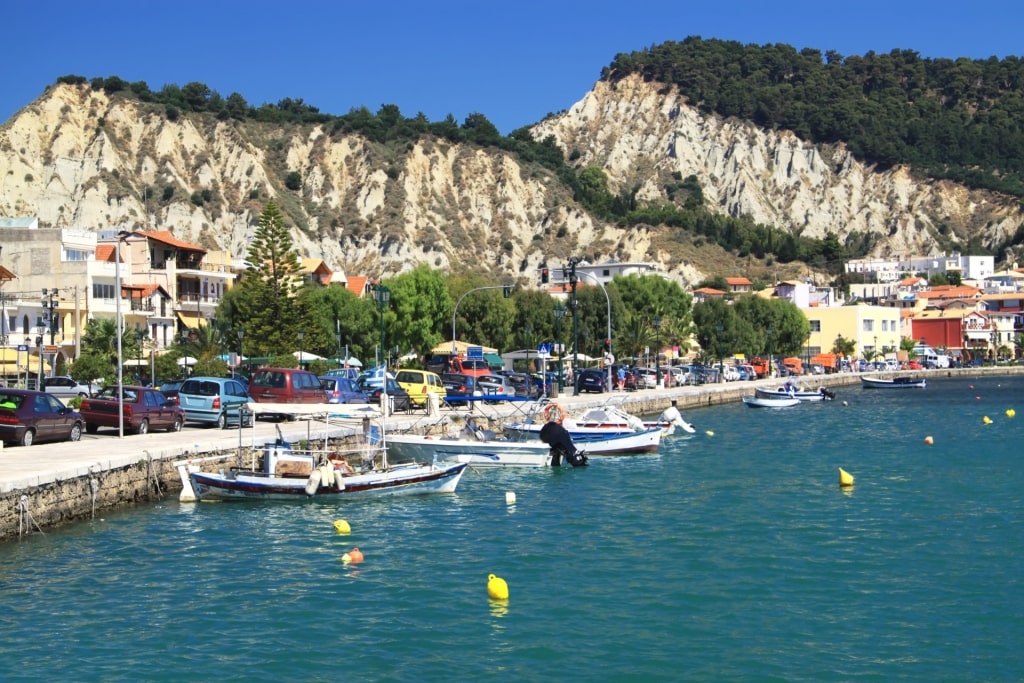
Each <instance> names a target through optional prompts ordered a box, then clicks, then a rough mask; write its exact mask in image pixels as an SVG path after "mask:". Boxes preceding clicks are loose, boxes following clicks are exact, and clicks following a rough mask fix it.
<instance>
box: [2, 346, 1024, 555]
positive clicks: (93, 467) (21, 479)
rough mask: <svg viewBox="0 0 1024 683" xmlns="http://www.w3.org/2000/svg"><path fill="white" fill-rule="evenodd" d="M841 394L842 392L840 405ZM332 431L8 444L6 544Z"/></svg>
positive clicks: (661, 405) (316, 424)
mask: <svg viewBox="0 0 1024 683" xmlns="http://www.w3.org/2000/svg"><path fill="white" fill-rule="evenodd" d="M1018 373H1024V367H1019V366H1015V367H1008V368H969V369H954V370H933V371H923V372H921V373H919V374H923V375H925V376H927V377H929V378H944V377H953V376H960V375H984V374H1018ZM901 374H906V373H901ZM782 381H784V380H781V379H777V378H771V379H764V380H758V381H757V382H730V383H723V384H709V385H700V386H682V387H670V388H663V389H648V390H643V391H638V392H625V393H624V392H614V393H612V394H608V393H604V394H582V395H579V396H570V395H567V394H565V393H562V394H561V395H560V396H559V397H557V398H554V399H552V400H553V401H556V402H558V403H560V404H561V405H562V406H564V407H565V408H566V410H567V411H568V412H569V413H570V414H572V413H574V412H577V411H579V410H582V409H585V408H587V407H590V406H597V405H602V404H604V403H607V402H609V401H610V400H611V401H615V402H617V403H620V404H621V405H622V406H623V407H624V408H625V409H626V410H628V411H629V412H632V413H634V414H637V415H655V414H658V413H660V412H661V411H662V410H664V409H665V408H666V407H668V406H669V404H670V402H671V401H672V400H676V401H677V404H678V406H679V408H680V410H682V411H683V412H684V417H685V418H686V419H687V420H688V421H690V422H692V423H695V425H696V426H697V428H698V431H699V430H700V419H699V416H694V415H689V414H687V412H686V411H688V410H692V409H695V408H701V407H708V406H712V405H719V404H723V403H729V402H734V401H738V400H740V397H741V396H743V395H745V394H750V393H752V392H753V390H754V388H755V387H756V386H771V387H774V386H777V385H778V384H779V383H780V382H782ZM800 384H802V385H803V386H806V387H811V388H814V387H818V386H828V387H843V386H849V388H850V390H853V389H856V391H858V392H860V391H861V389H860V386H859V384H860V376H859V375H858V374H854V373H840V374H836V375H824V376H813V377H804V378H801V379H800ZM842 398H843V396H842V393H841V392H840V396H839V400H842ZM526 406H527V404H524V403H502V404H485V403H481V404H479V405H475V406H474V407H473V409H472V411H471V410H469V409H467V408H459V409H458V410H452V409H449V408H444V409H442V410H441V411H440V413H439V414H438V415H435V416H429V415H426V414H424V413H423V412H419V413H414V414H411V415H404V414H398V415H394V416H392V417H390V418H389V422H388V428H389V429H395V430H400V431H407V430H414V431H425V430H429V429H432V428H433V429H445V428H447V427H448V426H449V425H450V424H451V423H453V422H458V421H459V420H464V419H465V418H466V417H468V416H470V415H474V416H476V417H477V418H478V419H479V418H485V419H492V420H495V421H498V420H500V419H502V418H505V417H509V416H515V415H516V414H517V413H519V414H522V411H523V410H524V408H525V407H526ZM328 426H329V425H325V423H324V422H322V421H318V420H308V421H306V420H299V421H295V422H281V423H275V422H266V421H262V420H259V421H256V424H255V426H254V427H251V428H249V427H247V428H244V429H241V430H239V429H228V430H216V429H209V428H194V427H188V428H186V429H185V430H183V431H181V432H177V433H150V434H145V435H126V436H125V437H124V438H123V439H119V438H118V437H117V436H116V434H113V433H112V432H111V431H110V430H104V431H102V432H101V433H99V434H96V435H83V437H82V440H81V441H79V442H76V443H59V444H40V445H35V446H32V447H29V448H21V447H8V448H4V449H2V450H0V538H10V537H15V536H18V535H22V534H25V533H30V532H33V531H38V530H40V529H45V528H47V527H50V526H55V525H59V524H63V523H67V522H70V521H74V520H76V519H83V518H88V517H89V516H91V515H94V514H95V513H96V511H98V510H103V509H105V508H111V507H117V506H121V505H126V504H131V503H135V502H142V501H147V500H154V499H157V498H160V497H165V496H168V495H177V490H178V489H179V488H180V479H179V476H178V474H177V471H176V470H175V468H174V467H173V463H174V462H175V461H179V460H183V459H190V458H192V459H194V458H208V457H220V458H221V459H222V461H223V462H225V463H229V464H233V463H234V461H235V460H236V459H237V458H239V457H242V458H245V457H247V456H249V455H251V454H252V453H253V452H258V451H259V450H260V449H261V448H262V446H263V445H264V444H266V443H269V442H272V441H274V439H275V438H276V437H277V433H278V429H280V430H281V432H282V435H283V436H284V438H285V439H286V440H288V441H290V442H293V443H294V442H297V441H300V440H302V439H311V440H315V439H317V438H321V439H322V438H323V437H324V434H325V429H327V428H328ZM330 433H331V436H338V437H340V436H345V435H348V434H352V433H353V432H352V430H351V429H350V428H344V427H337V426H335V427H331V428H330ZM229 461H230V462H229Z"/></svg>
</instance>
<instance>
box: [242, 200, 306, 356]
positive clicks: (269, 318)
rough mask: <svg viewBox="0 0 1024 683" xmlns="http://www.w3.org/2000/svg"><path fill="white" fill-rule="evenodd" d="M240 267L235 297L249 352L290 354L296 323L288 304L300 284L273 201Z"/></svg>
mask: <svg viewBox="0 0 1024 683" xmlns="http://www.w3.org/2000/svg"><path fill="white" fill-rule="evenodd" d="M246 266H247V269H246V272H245V275H244V277H243V278H242V279H241V281H240V282H239V283H238V287H239V288H241V290H242V293H243V294H242V295H241V296H239V298H238V307H239V312H240V313H241V315H240V318H241V322H242V324H244V325H245V330H246V335H245V339H246V346H247V348H248V349H249V353H252V354H254V355H268V354H276V353H288V352H291V351H293V350H295V345H296V341H295V340H296V332H297V331H298V330H299V329H300V324H301V321H300V320H299V315H298V313H297V310H296V307H295V305H294V303H295V299H296V294H297V292H298V290H299V287H300V286H301V283H302V274H301V273H302V264H301V262H300V261H299V256H298V254H297V253H296V251H295V247H294V244H293V242H292V238H291V234H290V233H289V231H288V228H287V227H286V226H285V223H284V214H282V213H281V210H280V209H279V208H278V207H277V205H276V204H274V202H269V203H268V204H267V205H266V207H265V208H264V209H263V213H261V214H260V218H259V223H258V224H257V227H256V234H255V235H254V236H253V240H252V243H251V244H250V245H249V253H248V254H247V256H246ZM250 340H251V341H250ZM250 344H251V346H250Z"/></svg>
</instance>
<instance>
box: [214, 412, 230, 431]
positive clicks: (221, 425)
mask: <svg viewBox="0 0 1024 683" xmlns="http://www.w3.org/2000/svg"><path fill="white" fill-rule="evenodd" d="M216 425H217V429H226V428H227V426H228V416H227V415H225V414H224V413H221V414H220V415H218V416H217V422H216Z"/></svg>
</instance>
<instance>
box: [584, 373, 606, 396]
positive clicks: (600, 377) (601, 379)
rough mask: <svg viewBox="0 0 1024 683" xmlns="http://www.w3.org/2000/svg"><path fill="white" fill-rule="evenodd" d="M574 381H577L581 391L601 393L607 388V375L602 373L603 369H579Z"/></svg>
mask: <svg viewBox="0 0 1024 683" xmlns="http://www.w3.org/2000/svg"><path fill="white" fill-rule="evenodd" d="M576 381H577V382H579V388H580V392H581V393H582V392H584V391H592V392H595V393H598V394H601V393H604V391H605V389H607V388H608V376H607V375H606V374H604V371H603V370H597V369H594V368H587V369H585V370H580V373H579V376H578V377H577V378H576Z"/></svg>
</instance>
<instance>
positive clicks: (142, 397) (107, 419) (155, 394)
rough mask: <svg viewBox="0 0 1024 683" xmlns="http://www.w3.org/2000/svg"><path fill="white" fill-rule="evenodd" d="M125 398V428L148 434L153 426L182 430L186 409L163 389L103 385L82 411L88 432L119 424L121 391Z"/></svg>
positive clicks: (80, 408)
mask: <svg viewBox="0 0 1024 683" xmlns="http://www.w3.org/2000/svg"><path fill="white" fill-rule="evenodd" d="M119 393H120V395H121V396H122V397H123V398H122V399H121V402H122V403H123V405H124V413H123V416H124V417H123V418H122V419H121V420H122V421H123V423H124V429H125V431H130V432H135V433H136V434H146V433H147V432H149V430H150V429H166V430H167V431H169V432H177V431H180V430H181V427H182V425H184V424H185V411H184V410H182V409H181V406H179V405H178V404H177V403H176V402H174V401H172V400H171V399H169V398H167V397H166V396H164V395H163V393H162V392H160V391H157V390H156V389H152V388H149V387H140V386H125V387H117V386H112V387H104V388H103V389H100V392H99V393H98V394H96V395H95V396H93V397H91V398H87V399H84V400H83V401H82V405H81V406H80V407H79V410H80V411H81V413H82V417H83V418H84V419H85V431H87V432H89V433H90V434H95V433H96V432H97V431H98V430H99V428H100V427H114V428H115V429H116V428H117V426H118V421H119V420H118V403H119V401H118V394H119Z"/></svg>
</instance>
